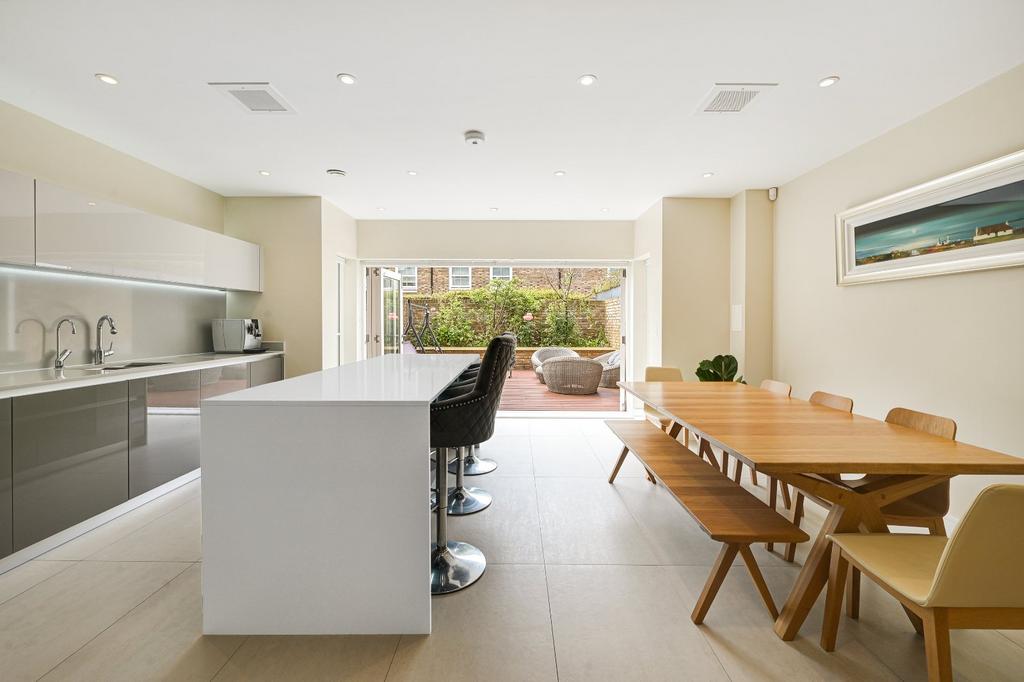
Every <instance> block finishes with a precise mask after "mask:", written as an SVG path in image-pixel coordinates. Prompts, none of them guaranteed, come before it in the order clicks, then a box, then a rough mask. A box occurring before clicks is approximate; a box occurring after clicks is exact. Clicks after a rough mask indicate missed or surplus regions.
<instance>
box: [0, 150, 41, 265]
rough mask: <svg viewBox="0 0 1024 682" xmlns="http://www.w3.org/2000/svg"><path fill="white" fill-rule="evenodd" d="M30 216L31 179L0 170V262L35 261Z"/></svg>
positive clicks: (26, 263) (20, 263)
mask: <svg viewBox="0 0 1024 682" xmlns="http://www.w3.org/2000/svg"><path fill="white" fill-rule="evenodd" d="M32 217H33V216H32V178H29V177H26V176H24V175H18V174H17V173H11V172H10V171H5V170H0V262H2V263H14V264H16V265H32V264H33V263H34V262H35V255H36V254H35V234H34V230H33V227H32Z"/></svg>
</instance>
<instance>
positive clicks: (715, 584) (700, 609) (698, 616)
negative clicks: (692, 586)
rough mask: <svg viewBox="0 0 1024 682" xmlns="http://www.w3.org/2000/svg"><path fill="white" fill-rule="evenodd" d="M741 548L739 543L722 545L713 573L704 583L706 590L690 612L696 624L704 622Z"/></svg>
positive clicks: (691, 618)
mask: <svg viewBox="0 0 1024 682" xmlns="http://www.w3.org/2000/svg"><path fill="white" fill-rule="evenodd" d="M739 549H740V548H739V546H738V545H728V544H723V545H722V551H720V552H719V553H718V558H717V559H715V566H714V568H712V569H711V575H709V576H708V581H707V582H706V583H704V590H703V591H702V592H701V593H700V598H699V599H698V600H697V604H696V605H695V606H694V607H693V613H692V614H690V620H692V621H693V622H694V623H695V624H697V625H700V624H701V623H703V622H704V616H706V615H708V609H710V608H711V602H713V601H715V595H717V594H718V588H720V587H721V586H722V582H723V581H724V580H725V576H726V575H728V573H729V567H730V566H732V561H733V559H735V558H736V553H737V552H738V551H739Z"/></svg>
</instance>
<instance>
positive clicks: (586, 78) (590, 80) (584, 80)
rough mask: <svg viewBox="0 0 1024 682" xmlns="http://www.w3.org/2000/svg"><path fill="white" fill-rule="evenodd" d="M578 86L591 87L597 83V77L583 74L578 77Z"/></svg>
mask: <svg viewBox="0 0 1024 682" xmlns="http://www.w3.org/2000/svg"><path fill="white" fill-rule="evenodd" d="M578 80H579V82H580V85H593V84H594V83H596V82H597V76H595V75H594V74H592V73H585V74H583V75H582V76H580V77H579V79H578Z"/></svg>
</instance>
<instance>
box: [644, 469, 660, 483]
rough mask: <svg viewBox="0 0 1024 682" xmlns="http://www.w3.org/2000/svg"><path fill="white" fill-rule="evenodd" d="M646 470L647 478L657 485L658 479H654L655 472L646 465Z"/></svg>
mask: <svg viewBox="0 0 1024 682" xmlns="http://www.w3.org/2000/svg"><path fill="white" fill-rule="evenodd" d="M644 471H646V472H647V480H648V481H650V482H651V483H654V484H655V485H657V484H658V482H657V481H656V480H654V472H653V471H651V470H650V469H648V468H647V466H646V465H645V466H644Z"/></svg>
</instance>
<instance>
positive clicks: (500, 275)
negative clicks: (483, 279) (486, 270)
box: [491, 265, 512, 282]
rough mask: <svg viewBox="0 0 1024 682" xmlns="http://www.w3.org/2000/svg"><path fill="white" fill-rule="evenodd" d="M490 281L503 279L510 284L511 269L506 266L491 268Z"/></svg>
mask: <svg viewBox="0 0 1024 682" xmlns="http://www.w3.org/2000/svg"><path fill="white" fill-rule="evenodd" d="M491 279H503V280H505V281H506V282H511V281H512V268H511V267H509V266H507V265H504V266H501V267H495V268H491Z"/></svg>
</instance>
